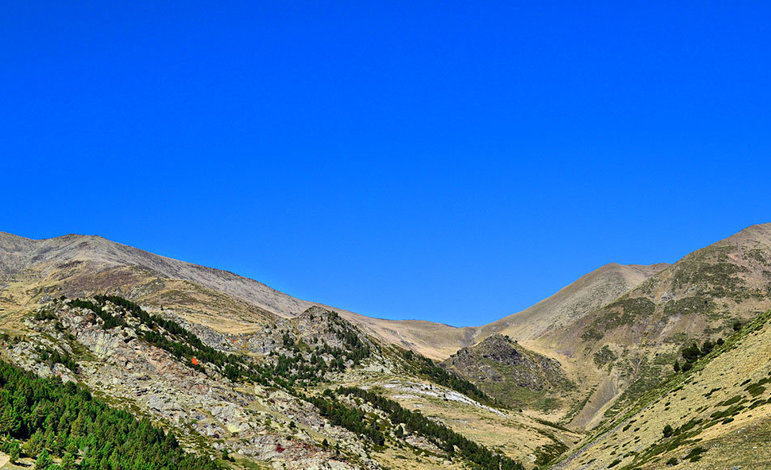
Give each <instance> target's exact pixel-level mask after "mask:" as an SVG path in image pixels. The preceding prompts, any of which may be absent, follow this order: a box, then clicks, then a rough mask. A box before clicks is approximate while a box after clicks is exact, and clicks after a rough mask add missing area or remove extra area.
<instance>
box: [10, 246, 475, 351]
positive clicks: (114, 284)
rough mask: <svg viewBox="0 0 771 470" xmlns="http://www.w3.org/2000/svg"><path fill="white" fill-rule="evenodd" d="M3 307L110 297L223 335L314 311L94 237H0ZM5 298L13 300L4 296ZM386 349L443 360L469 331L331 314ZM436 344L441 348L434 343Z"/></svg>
mask: <svg viewBox="0 0 771 470" xmlns="http://www.w3.org/2000/svg"><path fill="white" fill-rule="evenodd" d="M0 282H3V283H4V291H6V293H7V294H6V295H5V296H4V297H5V299H3V298H0V307H2V308H5V309H6V310H14V309H19V308H21V307H23V306H27V305H30V304H34V303H35V302H37V301H39V300H40V299H44V298H52V297H54V296H58V295H62V294H63V295H66V296H68V297H81V296H88V295H91V294H94V293H108V292H114V293H119V294H123V295H126V296H127V297H130V298H132V299H135V300H138V301H141V303H143V304H148V305H157V306H160V305H164V306H168V307H172V308H175V309H177V310H178V311H180V312H182V314H183V315H184V316H186V317H188V318H190V319H191V320H194V321H196V322H200V323H203V324H206V325H208V326H210V327H212V328H214V329H223V331H225V330H226V331H233V330H238V331H250V330H254V329H255V328H258V327H259V325H261V324H263V323H264V322H265V321H271V320H272V319H273V318H274V317H276V316H278V317H285V318H291V317H293V316H295V315H297V314H299V313H300V312H303V311H304V310H306V309H307V308H309V307H311V306H313V305H321V304H318V303H314V302H309V301H305V300H300V299H297V298H294V297H292V296H290V295H287V294H284V293H283V292H279V291H277V290H275V289H272V288H270V287H268V286H266V285H265V284H262V283H260V282H258V281H255V280H253V279H249V278H246V277H243V276H239V275H237V274H233V273H231V272H228V271H222V270H219V269H213V268H207V267H204V266H198V265H195V264H191V263H187V262H184V261H179V260H175V259H171V258H167V257H164V256H159V255H155V254H153V253H149V252H147V251H143V250H140V249H137V248H134V247H130V246H126V245H122V244H119V243H115V242H111V241H109V240H106V239H104V238H102V237H98V236H86V235H65V236H62V237H56V238H50V239H45V240H31V239H28V238H23V237H19V236H16V235H12V234H9V233H4V232H0ZM9 295H10V297H9ZM335 310H336V311H337V312H339V313H340V314H341V315H342V316H343V317H345V318H346V319H348V320H350V321H352V322H354V323H356V324H358V325H360V326H361V327H362V328H364V329H366V330H367V331H368V332H369V333H371V334H373V335H375V336H377V337H379V338H382V339H383V340H385V341H387V342H389V343H396V344H400V345H402V346H404V347H408V348H410V349H414V350H416V351H418V352H421V353H424V354H426V355H427V356H429V357H437V356H443V355H444V356H445V357H446V356H448V355H449V354H451V353H452V352H455V350H457V347H455V345H456V344H465V343H467V342H468V341H469V339H468V338H469V336H470V330H468V329H465V328H454V327H451V326H448V325H442V324H438V323H431V322H424V321H403V322H399V321H391V320H383V319H377V318H371V317H366V316H363V315H358V314H356V313H353V312H349V311H346V310H343V309H335ZM437 339H440V340H441V343H438V344H435V342H436V341H437Z"/></svg>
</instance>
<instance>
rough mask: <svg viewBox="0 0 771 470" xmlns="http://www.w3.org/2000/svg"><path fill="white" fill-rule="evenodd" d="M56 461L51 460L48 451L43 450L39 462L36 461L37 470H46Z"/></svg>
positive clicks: (38, 458)
mask: <svg viewBox="0 0 771 470" xmlns="http://www.w3.org/2000/svg"><path fill="white" fill-rule="evenodd" d="M53 463H54V461H53V459H51V456H50V455H49V454H48V451H47V450H46V449H43V450H42V451H41V452H40V455H38V457H37V460H36V461H35V470H46V469H47V468H48V466H49V465H51V464H53Z"/></svg>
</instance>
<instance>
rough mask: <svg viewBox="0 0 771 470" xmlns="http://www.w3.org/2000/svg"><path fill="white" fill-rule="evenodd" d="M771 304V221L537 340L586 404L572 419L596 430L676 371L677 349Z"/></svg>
mask: <svg viewBox="0 0 771 470" xmlns="http://www.w3.org/2000/svg"><path fill="white" fill-rule="evenodd" d="M769 308H771V224H764V225H755V226H752V227H749V228H747V229H745V230H742V231H741V232H739V233H737V234H735V235H733V236H731V237H729V238H727V239H725V240H721V241H719V242H717V243H715V244H713V245H710V246H708V247H706V248H703V249H700V250H697V251H695V252H693V253H691V254H688V255H686V256H685V257H683V258H682V259H681V260H679V261H678V262H676V263H675V264H673V265H671V266H668V267H666V268H664V269H662V270H660V271H659V272H658V273H656V274H655V275H653V276H651V277H650V278H648V279H646V280H645V281H644V282H642V283H641V284H639V285H638V286H637V287H635V288H633V289H631V290H629V291H628V292H626V293H624V294H623V295H621V296H619V297H618V298H617V299H614V300H613V301H612V302H610V303H608V304H606V305H604V306H602V307H600V308H597V309H595V310H593V311H591V312H589V313H587V314H586V315H584V316H582V317H579V318H576V319H575V320H573V321H572V322H569V323H567V324H566V325H565V326H562V327H559V328H555V329H553V330H551V331H549V332H547V333H546V334H545V335H543V336H541V337H540V338H538V339H537V340H536V343H537V347H538V350H539V351H540V350H547V351H551V352H552V353H553V354H554V357H555V358H557V359H559V360H560V361H561V362H562V363H563V365H564V366H565V367H566V369H567V370H568V371H569V372H572V373H571V374H569V375H570V377H571V379H572V380H574V381H576V382H577V383H581V384H585V387H586V391H587V393H588V394H589V397H588V398H587V401H586V403H585V404H584V405H583V407H582V408H581V410H580V411H579V412H577V413H576V415H575V416H574V417H573V420H572V424H573V425H574V426H577V427H580V428H586V427H589V428H591V427H593V426H596V425H598V424H599V423H601V422H602V421H603V420H605V419H607V418H608V417H610V416H613V415H614V414H615V413H617V412H618V411H619V410H620V409H622V408H624V407H625V406H627V405H629V404H630V403H631V402H632V401H634V400H635V399H636V398H637V397H639V396H640V395H641V394H642V393H644V392H645V391H646V390H648V389H650V388H651V387H653V386H655V385H657V384H658V383H660V381H661V380H663V378H665V377H666V375H667V374H669V373H670V372H671V368H672V363H673V362H674V360H675V359H676V357H677V355H678V351H679V350H680V349H681V348H682V347H683V345H687V344H690V343H693V342H696V343H702V342H703V341H705V340H710V341H713V342H714V341H716V340H717V339H718V338H719V337H725V336H727V335H729V334H731V333H732V332H733V326H734V324H736V323H737V322H738V323H744V322H746V321H748V320H751V319H752V318H755V317H757V316H758V315H759V314H761V313H762V312H764V311H766V310H768V309H769Z"/></svg>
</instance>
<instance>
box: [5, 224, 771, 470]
mask: <svg viewBox="0 0 771 470" xmlns="http://www.w3.org/2000/svg"><path fill="white" fill-rule="evenodd" d="M770 308H771V224H765V225H757V226H752V227H749V228H747V229H745V230H743V231H741V232H739V233H737V234H735V235H733V236H731V237H729V238H727V239H725V240H722V241H719V242H717V243H715V244H713V245H710V246H708V247H706V248H703V249H701V250H697V251H695V252H693V253H691V254H689V255H686V256H685V257H683V258H682V259H681V260H679V261H678V262H676V263H674V264H672V265H667V264H656V265H651V266H641V265H629V266H623V265H618V264H609V265H606V266H603V267H601V268H599V269H597V270H595V271H593V272H590V273H588V274H587V275H585V276H583V277H581V278H580V279H578V280H577V281H575V282H574V283H572V284H570V285H568V286H566V287H565V288H563V289H561V290H560V291H558V292H557V293H555V294H554V295H553V296H551V297H549V298H548V299H545V300H543V301H541V302H539V303H538V304H536V305H534V306H532V307H530V308H528V309H526V310H524V311H522V312H519V313H517V314H514V315H511V316H508V317H505V318H502V319H500V320H498V321H496V322H493V323H491V324H488V325H483V326H479V327H465V328H455V327H451V326H448V325H442V324H438V323H432V322H427V321H421V320H410V321H390V320H382V319H376V318H371V317H367V316H364V315H360V314H357V313H353V312H349V311H345V310H341V309H336V308H333V307H330V306H326V305H321V304H318V303H314V302H311V301H306V300H301V299H297V298H294V297H292V296H289V295H287V294H284V293H282V292H279V291H276V290H274V289H272V288H270V287H268V286H266V285H265V284H262V283H260V282H257V281H254V280H251V279H247V278H244V277H241V276H238V275H236V274H233V273H230V272H227V271H221V270H216V269H211V268H206V267H202V266H196V265H193V264H190V263H186V262H183V261H178V260H173V259H170V258H166V257H162V256H158V255H155V254H152V253H148V252H145V251H142V250H139V249H136V248H132V247H128V246H125V245H121V244H118V243H114V242H110V241H108V240H105V239H103V238H100V237H94V236H82V235H67V236H64V237H57V238H52V239H47V240H30V239H26V238H23V237H17V236H15V235H11V234H5V233H0V327H1V328H2V334H0V377H12V378H13V380H11V379H8V382H7V383H8V384H11V383H14V384H18V385H16V386H15V387H16V388H15V389H13V390H7V391H8V393H5V394H0V435H8V436H9V439H6V440H5V441H2V442H0V452H5V453H7V454H9V455H14V456H17V457H18V458H19V459H20V463H21V464H23V465H30V464H32V463H33V457H35V456H38V454H40V453H41V452H42V451H43V450H44V449H45V450H46V452H51V453H52V454H53V455H54V460H56V461H57V462H58V459H65V457H66V455H65V454H67V452H69V451H67V452H65V451H66V449H67V448H68V447H69V448H71V449H70V450H71V451H72V452H69V454H68V455H69V457H67V458H74V459H75V460H76V461H78V462H81V465H82V466H85V467H84V468H90V467H88V465H91V463H89V462H94V463H93V465H94V466H98V465H102V464H100V463H99V462H101V460H103V459H107V460H109V458H110V453H114V452H115V449H114V448H111V447H110V446H114V445H117V444H110V443H109V442H112V441H108V440H99V439H97V437H96V436H97V435H115V433H116V432H118V431H117V430H115V429H112V430H110V429H95V428H94V429H92V428H89V429H88V430H87V432H86V431H84V430H83V427H82V424H76V423H75V421H76V420H75V418H77V415H73V414H72V413H67V411H66V409H61V410H58V409H56V406H59V404H62V403H65V402H67V400H61V399H57V400H53V401H48V402H45V400H46V398H45V397H43V396H40V395H35V394H34V393H32V392H31V390H34V387H43V388H45V389H49V388H50V389H51V390H52V391H51V395H50V396H51V397H54V396H57V397H61V396H69V397H70V398H69V399H68V400H71V401H73V403H74V402H75V401H83V400H86V398H85V397H86V396H87V395H84V394H85V393H86V391H88V392H89V393H93V395H94V398H93V399H94V400H99V403H100V404H99V405H98V406H97V407H96V408H94V409H93V410H91V408H89V409H90V410H91V411H93V412H94V413H95V414H94V415H93V418H94V419H96V416H97V415H99V414H100V413H102V414H104V415H105V416H113V415H114V416H123V417H125V415H121V414H120V413H125V412H128V413H130V416H134V417H136V418H141V421H140V424H141V423H145V424H141V426H140V428H142V429H145V427H147V426H154V427H153V429H155V431H152V432H150V431H147V430H145V431H139V430H137V431H132V433H133V434H131V439H133V440H130V441H125V442H134V440H136V442H140V441H141V442H145V441H146V440H147V439H150V441H152V442H145V444H142V445H144V446H146V447H147V449H157V447H158V446H161V447H164V448H167V449H168V452H169V454H168V455H167V457H166V458H172V457H169V456H172V455H174V457H173V458H174V459H177V460H178V461H179V462H182V461H183V460H184V459H188V458H189V459H197V458H204V459H209V460H207V461H211V462H213V463H214V464H215V465H220V466H222V467H223V468H255V465H256V466H257V467H256V468H260V466H270V467H273V468H282V467H284V466H286V468H309V469H310V468H383V467H388V468H414V467H416V466H417V467H419V468H467V467H469V466H474V465H476V466H478V467H481V468H527V469H531V468H535V467H538V468H544V467H548V466H549V465H556V466H558V467H565V468H574V467H575V468H605V467H610V466H614V467H615V466H616V465H632V466H635V465H636V466H638V467H639V466H643V467H645V468H648V467H647V466H652V468H656V466H661V465H666V461H663V460H662V459H661V458H659V457H662V458H663V457H664V456H666V458H667V459H666V460H667V461H671V459H673V458H674V459H677V460H678V462H679V463H678V465H683V466H688V465H691V463H692V462H691V460H694V457H698V455H701V457H699V458H703V459H704V461H705V462H716V463H719V464H721V465H722V463H721V462H723V461H731V460H730V455H729V458H728V460H725V456H724V455H723V454H722V453H720V452H713V449H716V448H717V446H728V447H729V448H731V446H735V445H739V443H740V440H737V438H735V437H734V438H731V437H729V436H730V431H731V430H734V429H735V428H734V427H733V426H734V425H732V424H731V423H732V421H727V422H723V421H725V420H727V419H729V418H732V417H733V418H734V419H735V421H736V422H740V423H744V422H747V423H749V426H750V427H747V428H742V429H751V431H747V432H748V434H747V435H746V436H747V440H746V442H747V443H752V442H755V441H758V440H759V439H762V438H764V436H766V434H764V433H765V432H766V431H765V430H766V429H767V426H768V417H769V414H768V413H769V412H768V409H767V407H766V402H765V401H764V402H763V403H760V402H759V401H758V400H759V399H760V398H759V397H761V396H762V394H763V393H765V389H766V388H767V387H766V384H767V382H764V381H763V380H765V379H763V378H762V377H761V375H762V374H763V373H767V372H768V370H767V369H768V364H769V360H768V357H769V355H768V354H767V351H766V350H765V343H764V342H763V341H761V342H760V343H758V342H753V341H755V339H756V338H759V337H762V338H765V335H766V329H767V327H766V326H764V325H765V323H764V321H765V320H763V319H767V314H765V313H764V312H767V311H768V310H769V309H770ZM761 320H763V321H761ZM764 341H765V340H764ZM737 351H738V352H737ZM742 357H745V358H746V363H747V367H744V366H743V365H742V363H741V361H740V358H742ZM721 364H722V365H721ZM750 366H751V367H750ZM16 368H21V369H24V370H26V371H32V372H34V374H35V375H36V376H39V377H51V378H56V377H58V378H61V379H63V380H65V381H66V382H76V383H78V384H79V385H78V386H77V387H75V388H73V387H71V386H69V385H63V384H61V382H58V381H56V380H54V381H50V382H45V383H44V384H42V385H41V384H38V383H37V382H35V384H36V385H34V386H33V385H31V384H32V383H33V381H34V380H36V379H34V378H33V377H34V376H25V375H23V373H22V372H20V371H18V370H17V369H16ZM750 368H751V369H752V370H750ZM734 369H735V370H734ZM737 374H739V375H742V374H743V375H747V377H746V378H745V379H743V380H742V381H738V376H737ZM734 379H737V380H734ZM747 379H749V382H746V383H742V382H744V381H746V380H747ZM2 380H6V379H2ZM19 381H21V382H19ZM737 382H738V385H737ZM24 383H26V385H24ZM702 383H704V384H707V383H709V384H711V386H710V390H706V391H704V390H703V387H702ZM697 385H698V386H697ZM78 387H80V388H78ZM678 387H682V388H679V389H678ZM748 387H750V388H751V390H750V389H748ZM712 389H716V390H712ZM761 389H762V390H761ZM54 390H55V391H54ZM78 390H80V391H78ZM28 391H30V392H29V393H31V395H29V396H23V395H24V394H25V393H27V392H28ZM675 393H677V395H676V396H677V400H679V401H684V402H685V403H682V404H681V403H678V405H675V401H676V400H675V398H674V397H675V395H674V394H675ZM753 393H757V394H758V395H757V396H752V394H753ZM68 394H69V395H68ZM728 395H730V396H728ZM748 395H749V396H748ZM88 396H90V395H88ZM683 396H685V397H687V398H686V399H685V400H681V397H683ZM700 396H701V397H702V398H699V397H700ZM713 396H714V397H718V396H719V397H720V401H719V402H716V403H720V404H722V405H712V402H711V401H709V400H711V397H713ZM736 396H740V397H739V398H738V399H737V398H735V397H736ZM3 400H5V401H3ZM40 400H43V401H40ZM732 400H736V401H732ZM764 400H765V398H764ZM729 402H730V403H729ZM21 403H27V405H24V406H25V407H26V408H24V407H22V406H21V405H20V404H21ZM687 403H694V404H695V403H699V405H698V407H697V408H694V406H692V405H688V406H685V405H686V404H687ZM726 403H727V404H726ZM737 404H738V406H742V407H744V408H741V409H738V408H736V407H735V406H734V405H737ZM78 406H81V405H78ZM95 406H96V405H95ZM19 407H21V408H24V409H21V408H19ZM52 407H53V408H52ZM650 407H654V409H655V410H656V413H655V416H654V415H650V414H648V413H647V412H646V410H648V409H650ZM705 407H706V408H705ZM750 407H752V408H751V409H750ZM688 408H691V409H688ZM711 408H715V409H714V410H711V411H710V412H709V413H707V411H709V410H710V409H711ZM36 409H38V411H35V410H36ZM728 409H730V410H731V411H730V412H728V413H729V414H731V413H735V415H731V416H729V415H728V414H726V415H725V416H723V415H722V414H721V413H723V411H725V410H728ZM41 410H53V411H50V413H53V415H55V416H56V417H57V419H59V421H60V424H59V425H58V428H57V429H53V428H52V426H53V421H51V420H48V421H46V420H40V419H37V418H36V417H39V416H40V413H41V412H42V411H41ZM95 410H96V411H95ZM99 410H101V411H99ZM111 413H112V414H111ZM115 413H117V414H115ZM713 414H715V416H719V417H720V418H721V421H718V420H717V419H718V418H717V417H715V416H712V415H713ZM739 418H741V419H739ZM110 419H113V418H110ZM121 419H124V418H121ZM68 420H69V421H68ZM661 420H666V421H668V422H669V421H671V422H672V424H671V427H672V432H673V433H678V434H677V436H687V437H685V438H682V439H680V440H672V439H671V437H672V436H673V435H675V434H672V435H669V436H664V435H663V433H662V434H661V435H660V434H659V433H658V431H656V430H655V428H656V427H657V426H659V425H660V424H662V423H663V421H661ZM81 421H82V420H81ZM696 421H698V422H696ZM637 422H640V423H642V422H645V423H650V425H649V426H646V427H642V426H637V425H635V423H637ZM46 423H48V424H46ZM147 423H150V424H147ZM105 425H107V424H105ZM638 427H639V428H640V429H637V428H638ZM148 429H149V428H148ZM630 429H631V431H630ZM678 430H679V431H678ZM697 430H698V431H699V432H700V434H699V436H696V435H692V434H689V433H692V432H695V431H697ZM84 432H86V435H83V434H82V433H84ZM743 432H744V431H743ZM57 433H58V434H57ZM89 433H92V434H89ZM99 433H101V434H99ZM148 433H149V434H148ZM153 433H155V434H153ZM164 433H165V434H164ZM172 434H173V435H172ZM57 436H59V437H57ZM75 436H80V437H77V438H76V437H75ZM148 436H150V437H148ZM152 436H156V437H152ZM163 436H166V437H163ZM169 436H172V437H169ZM56 439H59V441H56ZM678 439H679V438H678ZM696 439H703V440H704V442H707V443H709V445H710V446H711V447H707V446H702V447H704V448H703V449H701V450H695V451H694V450H693V449H695V448H697V447H699V446H698V445H696V442H697V441H696ZM753 439H755V441H753ZM635 441H637V442H635ZM57 442H59V444H57ZM68 442H69V444H67V443H68ZM95 442H99V443H100V444H99V445H97V444H95ZM600 442H602V444H601V445H598V443H600ZM698 442H701V441H698ZM742 442H745V441H742ZM675 444H677V445H675ZM713 444H714V445H713ZM614 446H616V447H614ZM618 446H620V447H618ZM689 446H690V447H689ZM17 447H18V448H17ZM622 448H623V453H622ZM175 449H176V450H175ZM627 449H631V450H627ZM686 451H687V452H688V454H686V453H685V452H686ZM153 452H156V451H153ZM177 452H182V453H183V454H178V453H177ZM692 452H696V454H698V455H696V454H692ZM156 454H157V452H156ZM702 454H703V455H702ZM180 455H185V456H187V457H182V456H180ZM742 455H745V456H746V458H745V457H742V456H740V455H739V452H738V451H737V452H736V459H735V460H734V461H736V462H751V461H752V459H753V458H756V457H755V456H754V454H753V453H752V452H749V451H748V452H745V453H742ZM196 456H197V457H196ZM713 457H714V458H715V459H718V457H719V458H723V459H724V460H723V461H721V460H719V459H718V460H710V459H713ZM0 458H2V455H0ZM36 458H42V457H39V456H38V457H36ZM137 458H142V459H145V458H148V459H156V460H157V459H161V460H163V458H162V457H159V456H158V455H155V456H146V455H144V454H141V455H138V456H137ZM180 459H183V460H180ZM161 460H157V461H158V462H160V461H161ZM617 460H618V462H616V461H617ZM184 461H188V460H184ZM190 461H191V462H192V460H190ZM555 461H556V462H557V463H556V464H555ZM697 461H699V460H698V458H696V459H695V460H694V462H697ZM196 462H199V463H200V462H201V460H196ZM662 462H663V463H662ZM104 465H107V464H106V463H105V464H104ZM180 465H181V464H180ZM186 465H187V464H186ZM190 465H193V466H192V467H190V468H196V467H195V465H199V464H190ZM747 465H748V467H747V468H751V466H750V465H749V464H747ZM520 466H521V467H520ZM179 468H188V467H185V466H180V467H179ZM630 468H632V467H630Z"/></svg>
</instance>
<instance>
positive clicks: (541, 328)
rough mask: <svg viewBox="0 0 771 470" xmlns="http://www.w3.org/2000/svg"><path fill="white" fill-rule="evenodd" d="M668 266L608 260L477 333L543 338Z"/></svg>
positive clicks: (482, 335)
mask: <svg viewBox="0 0 771 470" xmlns="http://www.w3.org/2000/svg"><path fill="white" fill-rule="evenodd" d="M667 266H668V265H667V264H666V263H660V264H654V265H651V266H643V265H629V266H623V265H620V264H616V263H611V264H606V265H605V266H602V267H600V268H598V269H596V270H594V271H592V272H590V273H589V274H586V275H584V276H581V277H580V278H579V279H578V280H576V281H575V282H573V283H572V284H570V285H568V286H566V287H564V288H562V289H560V291H559V292H557V293H556V294H554V295H552V296H551V297H549V298H547V299H544V300H542V301H540V302H538V303H537V304H535V305H533V306H532V307H529V308H527V309H525V310H523V311H521V312H519V313H515V314H513V315H509V316H507V317H504V318H501V319H500V320H498V321H495V322H493V323H490V324H488V325H485V326H482V327H480V328H479V329H478V330H477V331H476V336H477V337H479V338H485V337H487V336H489V335H490V334H493V333H500V334H504V335H508V336H511V337H512V338H517V340H519V341H527V340H533V339H535V338H539V337H541V336H543V335H544V334H546V333H548V332H549V331H551V330H554V329H557V328H559V327H562V326H565V325H567V324H568V323H570V322H571V321H573V320H576V319H578V318H581V317H582V316H583V315H585V314H587V313H589V312H591V311H592V310H595V309H597V308H599V307H602V306H603V305H606V304H608V303H610V302H611V301H613V300H615V299H616V298H618V297H619V296H620V295H622V294H624V293H625V292H627V291H629V290H631V289H633V288H635V287H637V286H639V285H640V284H641V283H642V282H643V281H645V280H646V279H648V278H649V277H651V276H653V275H654V274H656V273H658V272H660V271H661V270H662V269H664V268H666V267H667Z"/></svg>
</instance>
